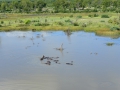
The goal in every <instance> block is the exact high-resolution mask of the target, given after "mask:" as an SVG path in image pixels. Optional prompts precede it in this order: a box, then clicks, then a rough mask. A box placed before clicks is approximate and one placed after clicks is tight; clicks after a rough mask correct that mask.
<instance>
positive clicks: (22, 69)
mask: <svg viewBox="0 0 120 90" xmlns="http://www.w3.org/2000/svg"><path fill="white" fill-rule="evenodd" d="M38 37H39V38H38ZM31 38H32V39H31ZM109 42H111V43H114V45H112V46H108V45H106V43H109ZM61 44H63V48H64V50H62V51H60V50H56V49H55V48H59V47H61ZM119 54H120V38H117V39H114V38H111V37H100V36H96V35H95V34H94V33H87V32H83V31H78V32H71V34H70V35H67V34H66V32H63V31H39V32H32V31H24V32H23V31H12V32H0V90H120V72H119V69H120V65H119V63H120V55H119ZM43 55H44V56H45V57H50V58H52V59H51V61H50V62H51V64H50V65H46V64H45V63H46V62H48V60H47V59H44V60H42V61H41V60H40V59H41V58H42V57H43ZM54 60H58V61H59V63H60V64H57V63H55V62H54ZM71 61H73V62H74V64H73V65H66V63H70V62H71Z"/></svg>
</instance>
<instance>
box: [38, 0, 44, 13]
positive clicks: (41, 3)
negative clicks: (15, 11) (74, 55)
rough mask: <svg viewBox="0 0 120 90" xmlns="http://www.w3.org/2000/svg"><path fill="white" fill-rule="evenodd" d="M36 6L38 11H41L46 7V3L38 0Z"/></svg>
mask: <svg viewBox="0 0 120 90" xmlns="http://www.w3.org/2000/svg"><path fill="white" fill-rule="evenodd" d="M36 7H37V8H38V11H39V12H41V11H42V9H43V8H44V7H46V3H45V2H44V1H43V0H37V2H36Z"/></svg>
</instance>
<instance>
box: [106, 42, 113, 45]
mask: <svg viewBox="0 0 120 90" xmlns="http://www.w3.org/2000/svg"><path fill="white" fill-rule="evenodd" d="M106 45H107V46H113V45H114V43H111V42H108V43H106Z"/></svg>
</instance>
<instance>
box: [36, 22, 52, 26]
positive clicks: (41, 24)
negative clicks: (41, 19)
mask: <svg viewBox="0 0 120 90" xmlns="http://www.w3.org/2000/svg"><path fill="white" fill-rule="evenodd" d="M49 25H50V24H48V23H37V24H35V26H49Z"/></svg>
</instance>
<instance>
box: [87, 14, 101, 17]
mask: <svg viewBox="0 0 120 90" xmlns="http://www.w3.org/2000/svg"><path fill="white" fill-rule="evenodd" d="M98 16H99V15H98V14H93V15H91V14H89V15H88V17H98Z"/></svg>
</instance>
